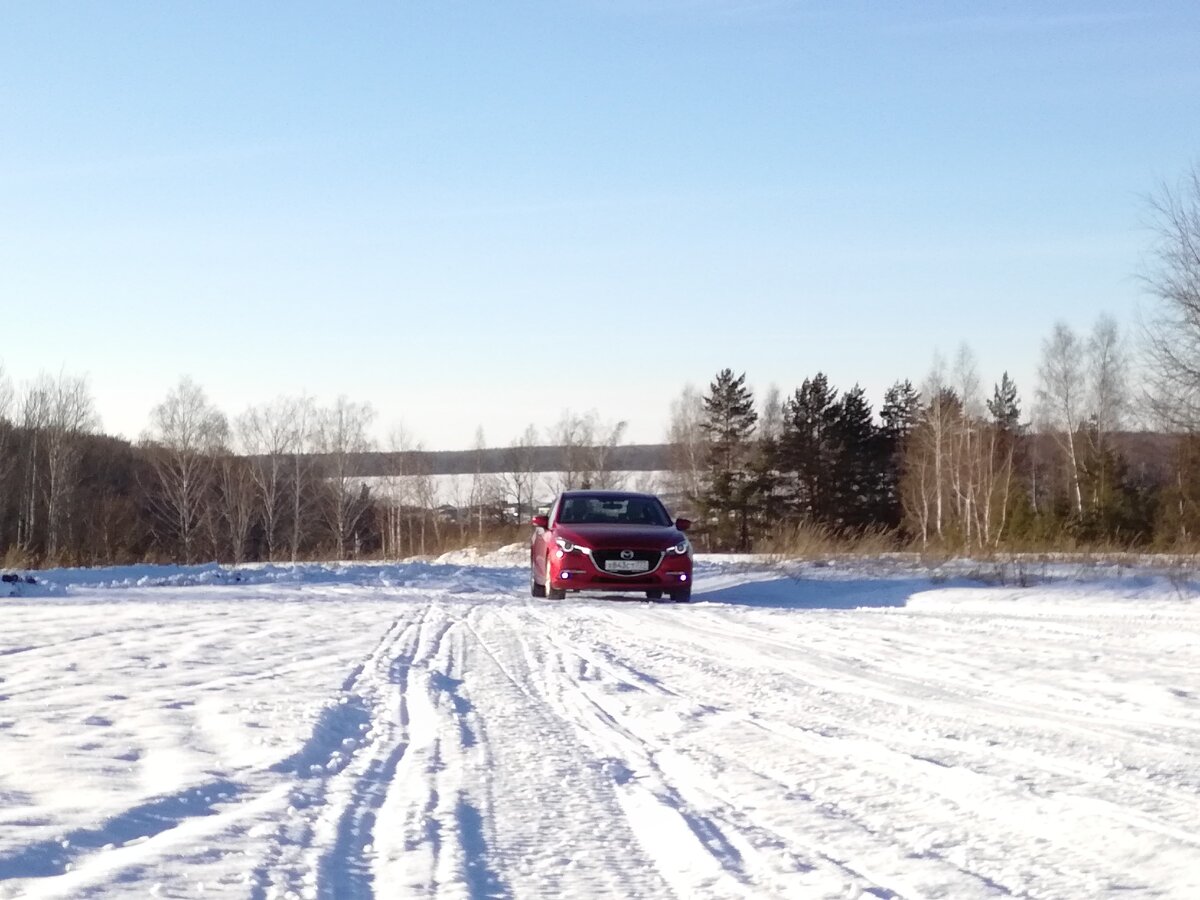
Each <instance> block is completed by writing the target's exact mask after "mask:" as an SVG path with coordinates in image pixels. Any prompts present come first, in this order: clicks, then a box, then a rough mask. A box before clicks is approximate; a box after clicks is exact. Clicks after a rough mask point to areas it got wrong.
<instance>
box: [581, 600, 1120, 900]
mask: <svg viewBox="0 0 1200 900" xmlns="http://www.w3.org/2000/svg"><path fill="white" fill-rule="evenodd" d="M577 618H579V619H580V622H573V623H572V625H573V627H574V629H575V630H574V633H573V634H572V640H573V641H582V642H584V643H587V642H589V641H592V642H594V643H597V644H601V645H606V644H607V643H608V641H609V640H610V636H611V635H613V634H620V635H621V640H622V641H623V642H624V651H625V652H626V653H628V654H629V655H631V656H633V655H636V656H637V657H638V658H641V659H646V660H655V661H656V666H655V668H656V670H657V671H658V672H659V673H663V672H668V673H670V672H672V671H674V672H676V674H677V677H678V681H679V683H682V684H687V685H688V686H689V687H690V688H691V689H692V690H693V691H697V692H700V693H701V694H702V695H703V696H704V697H706V698H709V699H711V698H712V697H720V696H731V697H732V696H736V697H737V699H736V700H735V701H734V706H735V707H736V706H739V705H740V706H745V705H747V701H748V700H749V699H750V697H751V696H752V692H751V691H743V692H741V693H740V694H737V693H734V692H733V691H731V688H733V686H737V685H739V684H743V685H745V686H746V687H747V688H749V687H750V686H751V685H752V684H753V681H751V680H749V679H748V676H750V673H751V672H752V671H754V668H755V667H754V666H753V665H752V664H751V663H750V660H751V659H753V658H756V656H757V654H756V653H755V649H754V647H755V645H754V642H753V641H750V640H748V639H747V637H746V636H745V635H744V634H742V633H741V632H740V630H738V629H734V630H733V631H732V633H731V632H730V631H729V630H721V631H717V630H715V629H708V628H706V627H705V628H701V629H699V630H698V633H694V634H692V633H688V632H689V626H690V624H693V623H690V622H689V621H684V620H676V619H673V618H672V619H663V618H649V617H644V616H641V615H636V614H634V613H632V612H629V611H624V610H622V611H620V612H617V613H614V614H612V615H611V616H605V617H603V618H604V619H605V620H606V621H604V623H603V624H600V623H595V624H597V625H600V627H599V629H594V630H593V632H592V633H590V634H588V633H587V630H588V627H589V623H590V622H591V620H590V617H584V616H582V615H581V616H579V617H577ZM618 619H623V620H624V621H621V622H618V621H616V620H618ZM656 624H663V626H664V627H663V628H662V629H661V630H659V629H656V628H655V627H654V626H655V625H656ZM565 630H570V629H565ZM731 638H733V640H731ZM683 648H686V656H683V655H678V654H679V653H680V652H681V651H682V649H683ZM588 649H589V652H594V648H592V647H589V648H588ZM797 649H799V648H797ZM697 650H701V651H702V654H701V655H702V656H703V657H706V658H707V659H708V662H707V663H706V664H705V665H704V666H703V670H705V671H707V672H708V673H709V674H710V676H711V677H710V678H709V679H706V680H708V681H709V684H708V685H707V688H706V687H705V686H704V685H703V683H702V680H700V679H697V678H696V674H697V664H696V660H697V652H696V651H697ZM766 662H767V665H768V671H769V668H778V666H779V660H775V659H769V660H767V661H766ZM668 663H669V665H666V667H665V668H664V665H665V664H668ZM820 664H821V663H820V655H819V654H818V659H817V660H816V661H815V662H813V661H810V662H808V663H806V664H805V666H807V670H806V671H811V672H812V673H819V672H820V671H821V669H820ZM743 667H744V668H743ZM930 669H931V670H934V669H936V666H935V665H934V666H930ZM739 670H741V671H742V672H743V673H744V674H739ZM747 670H748V671H747ZM837 671H838V670H836V669H835V670H834V672H835V673H836V672H837ZM831 674H833V673H831ZM816 680H817V681H818V683H828V680H829V676H824V677H821V678H818V679H816ZM664 682H665V683H667V684H668V685H670V684H673V683H675V682H676V678H674V677H672V676H670V675H667V676H664ZM795 689H796V690H797V691H798V692H799V693H798V694H797V697H798V698H803V697H807V698H808V700H809V701H811V702H812V704H813V712H814V713H815V714H818V715H820V716H821V717H822V718H823V719H825V720H826V721H829V720H830V719H831V718H832V720H833V721H837V722H841V723H844V727H841V728H839V730H838V731H837V732H834V733H828V734H823V733H822V730H823V729H821V728H819V727H818V728H813V729H810V728H795V727H793V726H792V725H788V726H785V728H786V730H787V731H790V732H792V733H791V734H789V735H787V736H788V738H789V739H794V740H792V741H791V747H790V748H788V747H779V748H778V749H771V748H770V747H769V744H762V743H761V742H759V746H757V747H756V746H755V742H753V741H743V742H742V743H744V744H745V747H746V750H747V752H746V753H744V754H743V755H742V756H740V757H729V756H728V755H726V756H725V757H715V756H713V755H712V754H706V753H705V748H704V746H703V743H702V742H701V741H699V740H698V739H697V740H694V741H689V740H688V739H687V738H688V736H687V735H686V734H681V733H671V732H670V731H669V730H668V732H667V735H668V736H667V737H666V738H664V744H670V745H671V746H673V747H674V748H675V749H677V750H678V749H682V748H685V747H688V746H689V744H690V749H689V751H688V752H689V753H690V754H691V755H693V756H695V757H696V758H697V759H704V758H705V757H706V756H708V757H710V759H709V764H708V766H707V767H706V768H707V770H708V771H710V772H713V773H715V774H717V775H718V776H719V778H720V780H728V777H727V776H730V775H732V773H733V772H734V771H735V770H737V769H738V768H746V763H747V761H756V762H757V764H758V765H757V766H755V767H754V768H759V767H761V766H763V765H766V766H767V768H768V769H771V770H774V771H773V772H772V774H771V775H769V776H762V777H763V780H764V782H770V784H766V783H764V784H762V785H760V786H759V788H761V791H762V793H760V796H761V797H762V798H763V799H767V798H768V797H769V795H770V794H772V793H774V794H776V795H777V794H778V793H779V792H780V789H781V787H782V786H784V785H788V784H789V783H790V784H793V785H795V784H800V785H805V784H806V782H805V781H803V780H798V779H797V775H798V774H800V773H804V772H806V771H807V772H810V773H812V774H811V775H808V781H807V788H808V790H809V791H811V792H813V793H812V795H811V796H807V795H806V792H803V791H802V792H801V793H800V794H799V799H801V800H802V802H804V803H805V804H808V805H809V806H810V807H811V808H810V809H809V810H808V811H807V812H806V811H805V809H804V808H803V807H801V808H800V809H799V810H796V811H794V812H793V813H790V814H789V815H788V816H787V817H786V818H785V819H783V820H782V827H783V830H782V831H781V833H783V834H787V833H789V832H790V833H791V834H793V835H795V836H796V837H797V838H799V839H801V840H802V839H803V835H802V834H801V833H800V829H799V828H798V827H797V826H798V823H801V822H809V823H812V824H814V825H816V826H817V827H818V829H819V828H820V826H821V818H822V817H824V818H826V819H828V821H829V823H830V825H831V826H832V827H833V831H832V832H830V837H831V838H832V837H834V836H835V835H836V840H837V844H838V846H841V847H843V848H846V847H851V848H853V847H858V848H859V849H860V852H859V853H856V854H855V855H854V856H853V857H847V856H845V854H844V853H839V854H836V859H834V854H822V855H823V856H824V857H825V858H828V859H833V861H835V862H837V863H839V864H840V865H843V866H845V868H846V869H847V870H848V871H852V872H853V871H858V870H863V871H868V872H869V871H879V870H880V866H879V864H878V863H876V864H875V865H874V867H872V866H871V865H866V868H865V869H864V864H865V860H867V859H869V858H871V857H872V856H875V857H879V858H881V859H887V858H889V857H890V858H891V859H892V862H891V863H889V864H887V865H886V866H885V867H884V868H883V871H887V872H899V871H902V870H905V869H909V870H912V872H913V873H914V874H915V873H917V872H919V871H920V870H921V869H923V868H927V866H924V865H918V864H914V863H912V862H909V861H906V860H905V859H904V858H903V856H902V855H897V851H900V850H902V849H903V848H904V847H905V846H906V845H907V846H908V852H909V854H910V857H911V859H914V860H916V859H920V860H924V861H926V862H929V863H939V864H941V865H943V866H945V867H946V869H948V870H949V871H945V872H944V873H943V875H941V876H937V875H936V871H934V872H926V873H925V874H924V875H922V876H921V877H922V879H926V878H928V877H929V876H930V875H932V876H934V877H933V880H932V881H928V880H924V881H923V883H925V884H926V885H933V884H937V883H939V882H940V883H942V884H945V885H952V884H959V885H962V884H963V878H964V877H965V878H969V879H973V880H975V881H977V882H978V883H979V884H980V887H981V889H982V890H983V891H984V892H985V895H996V894H1000V895H1010V894H1011V895H1015V896H1021V895H1023V894H1024V893H1025V891H1024V890H1023V888H1022V887H1020V886H1021V885H1024V884H1029V883H1034V884H1042V885H1057V886H1058V887H1059V889H1060V890H1061V891H1063V892H1064V893H1060V894H1057V895H1055V896H1071V893H1070V890H1071V889H1070V887H1069V886H1070V885H1077V886H1078V885H1089V886H1090V887H1088V888H1087V889H1086V890H1101V889H1104V886H1105V885H1106V884H1110V883H1111V884H1120V883H1122V881H1123V879H1122V876H1121V874H1120V873H1119V871H1118V870H1114V869H1113V868H1112V866H1111V864H1107V865H1106V860H1105V859H1104V857H1103V856H1102V855H1101V854H1100V853H1099V852H1096V850H1095V848H1098V847H1102V846H1104V841H1103V840H1101V839H1095V840H1084V841H1067V842H1064V841H1063V840H1062V838H1061V829H1054V828H1033V829H1031V828H1030V823H1029V822H1028V821H1027V820H1028V819H1029V818H1031V817H1032V818H1033V819H1034V821H1047V822H1052V821H1057V820H1061V821H1064V822H1067V821H1069V822H1071V823H1072V824H1071V825H1070V826H1069V827H1068V830H1070V831H1071V832H1072V833H1074V834H1077V835H1078V834H1088V833H1090V831H1091V830H1094V829H1095V828H1099V830H1098V831H1097V834H1103V833H1104V830H1103V829H1104V828H1105V827H1109V828H1110V830H1111V823H1109V825H1107V826H1105V825H1103V824H1102V823H1101V824H1100V825H1095V823H1092V824H1091V825H1089V822H1090V820H1091V819H1092V818H1093V817H1091V816H1089V815H1088V814H1087V811H1086V810H1084V809H1080V808H1077V807H1076V806H1074V805H1073V798H1071V797H1069V796H1062V797H1055V798H1051V799H1043V798H1039V797H1037V796H1031V795H1030V794H1029V793H1028V791H1027V790H1026V788H1025V787H1024V786H1023V785H1020V784H1018V785H1013V784H1011V783H1010V782H1009V781H1008V780H1006V779H1003V778H1001V779H999V780H998V779H997V778H996V776H995V775H993V774H991V773H990V772H987V771H982V772H972V771H970V770H965V769H960V768H959V767H958V766H957V765H950V767H949V769H947V768H945V766H944V765H943V764H940V763H939V764H938V765H933V764H931V762H930V760H928V759H922V758H921V757H920V756H919V755H913V754H911V753H906V752H903V751H899V752H897V751H896V750H894V749H892V748H894V746H895V745H896V744H897V743H900V744H901V745H903V744H904V743H906V742H907V737H906V734H905V729H904V726H903V724H902V720H896V719H894V718H890V717H885V718H884V719H881V720H878V721H874V722H871V721H870V720H867V719H863V718H862V717H863V714H864V710H862V709H859V710H855V708H854V706H853V705H852V704H851V705H849V706H847V705H844V704H843V700H844V699H845V697H846V696H847V692H849V694H850V695H853V684H852V685H851V686H850V687H849V688H843V689H842V690H841V691H835V690H833V689H832V686H831V688H830V690H818V691H816V692H814V691H813V690H812V685H811V683H810V682H809V681H808V680H804V681H798V682H796V683H795ZM735 690H736V689H735ZM770 695H771V696H773V697H786V696H789V695H790V692H789V691H788V689H787V688H786V687H785V686H783V685H781V686H779V687H778V688H776V687H774V686H772V687H771V689H770ZM626 696H630V697H633V696H636V695H633V694H628V695H626ZM922 701H923V697H922V696H921V695H920V694H916V695H914V696H913V697H912V699H911V701H910V702H911V703H913V704H917V705H918V706H919V705H920V704H921V703H922ZM831 702H833V703H834V704H835V705H834V706H833V707H832V708H831V707H830V706H829V704H830V703H831ZM967 702H968V701H966V700H964V704H967ZM750 705H753V702H752V701H751V703H750ZM938 712H939V713H940V712H942V711H941V710H938ZM952 712H956V713H957V715H959V716H961V715H963V714H966V715H967V717H968V718H969V719H971V720H973V721H976V722H979V720H980V714H979V713H976V712H974V711H972V710H970V707H969V706H967V705H964V706H963V707H962V708H959V709H957V710H952ZM730 715H731V716H732V719H730V720H729V726H730V727H731V728H735V729H736V728H737V727H738V726H737V725H736V720H738V719H743V718H744V715H743V714H741V713H731V714H730ZM983 716H984V717H986V716H987V712H984V713H983ZM629 719H630V720H631V721H633V722H635V723H639V724H640V723H642V722H650V721H654V718H653V716H651V715H648V714H647V710H634V711H632V712H631V713H630V716H629ZM793 719H794V716H790V717H788V718H787V721H789V722H791V721H792V720H793ZM864 726H868V727H865V730H860V729H863V727H864ZM856 732H858V733H856ZM994 732H995V726H994V725H993V726H992V733H994ZM714 743H716V744H717V745H718V746H720V745H725V746H726V747H730V746H731V745H730V744H729V740H728V738H725V739H724V740H720V741H715V742H714ZM990 749H991V748H989V750H990ZM797 750H800V751H801V752H802V755H799V756H798V754H797ZM805 757H809V758H810V759H811V762H809V761H808V760H807V759H805ZM788 760H791V761H792V763H793V764H791V765H781V764H779V763H780V761H785V762H786V761H788ZM813 776H815V780H814V779H813ZM746 781H747V783H748V784H752V780H750V779H747V780H746ZM756 790H758V789H756ZM822 795H823V796H824V799H821V798H822ZM740 799H741V801H742V804H741V805H744V804H745V801H746V798H745V797H741V798H740ZM818 800H819V801H820V802H819V804H818V803H816V802H814V801H818ZM810 813H812V814H816V816H817V817H816V818H815V819H814V818H813V816H812V815H810ZM939 819H940V820H941V824H940V825H939V824H938V822H939ZM839 821H842V822H844V823H845V824H846V826H850V827H852V828H854V829H857V830H858V831H859V832H860V835H861V836H860V837H855V836H854V833H853V832H846V831H845V829H844V828H842V827H840V826H838V825H837V824H836V823H837V822H839ZM905 821H911V822H914V823H922V827H921V828H907V829H905V828H904V827H903V823H904V822H905ZM964 821H970V822H975V823H976V826H975V827H976V828H978V827H979V825H981V824H984V823H986V826H985V827H986V828H987V829H988V830H986V831H985V832H984V834H986V835H988V836H987V837H986V838H985V839H983V840H981V839H980V835H978V834H973V833H972V831H967V830H964V829H963V827H962V824H961V823H962V822H964ZM789 822H790V825H789ZM897 822H899V823H900V825H901V827H900V828H899V829H898V828H897V826H896V823H897ZM881 829H882V830H881ZM826 830H827V831H828V830H829V829H826ZM1031 832H1032V833H1031ZM922 833H924V834H925V835H928V837H922ZM1114 837H1115V834H1114ZM947 839H948V843H946V841H947ZM914 841H915V842H916V843H913V842H914ZM1056 845H1057V846H1056ZM1050 847H1056V852H1050V851H1049V848H1050ZM1089 847H1090V848H1092V849H1091V850H1089V849H1087V848H1089ZM1014 858H1015V859H1019V860H1022V862H1021V864H1020V865H1021V867H1023V871H1022V869H1020V868H1015V867H1014V865H1013V862H1012V860H1013V859H1014ZM860 860H861V861H862V862H860ZM1106 871H1107V872H1108V873H1109V874H1108V875H1107V878H1106V877H1105V876H1104V875H1103V874H1101V873H1105V872H1106ZM951 873H953V874H951ZM905 881H906V880H903V879H902V880H899V881H897V880H895V879H892V880H891V882H890V883H891V885H892V887H893V888H895V889H898V890H901V891H902V892H904V893H907V894H910V895H911V894H913V893H915V894H916V895H917V896H921V895H923V894H924V893H926V891H923V890H920V889H912V888H909V889H907V890H906V889H905V888H904V887H902V885H903V884H904V883H905ZM907 883H908V884H910V885H911V884H919V883H922V882H921V881H918V882H913V881H907ZM1085 892H1086V891H1085Z"/></svg>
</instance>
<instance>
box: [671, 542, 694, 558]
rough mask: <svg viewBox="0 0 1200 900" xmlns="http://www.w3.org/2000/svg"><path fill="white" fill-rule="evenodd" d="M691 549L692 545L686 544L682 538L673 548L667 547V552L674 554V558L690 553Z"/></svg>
mask: <svg viewBox="0 0 1200 900" xmlns="http://www.w3.org/2000/svg"><path fill="white" fill-rule="evenodd" d="M691 549H692V545H691V544H689V543H688V542H687V538H684V539H683V540H682V541H680V542H679V543H678V544H676V545H675V546H674V547H668V548H667V552H668V553H674V554H675V555H676V556H683V555H684V554H685V553H689V552H691Z"/></svg>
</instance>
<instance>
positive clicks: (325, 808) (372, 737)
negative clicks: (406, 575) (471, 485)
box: [251, 606, 429, 898]
mask: <svg viewBox="0 0 1200 900" xmlns="http://www.w3.org/2000/svg"><path fill="white" fill-rule="evenodd" d="M414 611H415V612H416V616H415V618H414V617H412V616H411V613H412V612H414ZM406 612H409V613H410V616H409V617H405V616H403V615H402V616H398V617H397V618H396V619H394V620H393V621H392V622H391V624H390V625H389V626H388V628H387V629H386V630H385V632H384V634H383V636H382V637H381V638H380V640H379V642H378V643H377V644H376V645H375V647H374V648H373V649H372V651H371V652H370V653H369V654H368V655H367V657H366V658H365V659H364V660H363V661H362V662H361V663H359V664H358V665H356V666H355V667H354V668H353V669H352V670H351V671H350V672H349V673H348V674H347V676H346V677H345V678H344V679H343V681H342V686H341V690H340V692H339V695H338V697H337V698H336V700H335V701H333V702H331V703H329V704H328V705H326V707H325V708H324V709H323V710H322V712H321V714H320V716H319V717H318V720H317V722H316V724H315V726H314V728H313V730H312V733H311V734H310V736H309V738H308V740H306V741H305V742H304V744H303V745H302V746H301V747H300V749H299V750H297V751H296V753H294V754H292V755H291V756H290V757H288V758H287V759H285V760H283V761H282V762H280V763H277V764H276V765H275V766H273V767H272V769H273V770H274V771H276V772H279V773H283V774H292V775H294V776H295V777H296V779H297V783H296V784H295V785H294V786H293V787H292V788H291V790H290V792H289V795H290V796H289V799H290V802H289V805H288V807H287V811H286V814H285V821H284V822H282V823H281V824H280V825H279V826H278V827H277V830H276V834H275V836H274V838H273V839H272V841H271V843H270V849H269V851H268V853H267V855H266V858H265V859H264V860H263V862H262V863H261V864H260V866H259V867H258V869H257V871H256V872H255V873H254V875H253V877H252V879H251V883H252V885H253V893H252V896H253V897H255V898H266V897H267V896H269V895H270V893H280V894H282V893H286V892H288V891H292V892H294V893H296V895H297V896H305V897H316V896H336V895H337V892H336V890H335V888H340V889H342V890H344V892H345V895H346V896H354V897H363V896H370V888H369V878H368V877H367V875H366V872H367V864H366V863H365V862H364V861H363V859H362V857H363V851H364V849H365V848H366V847H367V846H369V844H370V830H371V828H372V827H373V824H374V810H375V809H377V808H378V804H379V802H381V799H380V797H379V790H380V789H379V784H380V781H379V779H380V778H381V777H385V776H386V775H388V774H389V773H390V772H393V771H394V769H395V766H396V764H397V763H398V761H399V759H400V758H401V757H402V755H403V752H404V743H403V732H402V729H403V722H402V719H403V715H404V712H403V705H402V704H403V698H404V692H403V684H402V681H398V680H397V679H399V678H401V677H402V675H403V671H404V666H405V660H406V659H410V658H411V657H412V655H413V654H414V653H415V648H416V646H417V644H418V642H419V638H420V634H421V630H422V628H423V626H424V624H425V622H426V620H427V618H428V616H429V607H428V606H425V607H421V608H417V609H416V610H406ZM396 688H399V690H398V691H395V689H396ZM392 692H396V693H397V694H398V702H399V704H400V706H399V708H398V709H397V710H396V715H395V717H394V719H393V718H390V717H389V716H388V710H387V705H388V699H389V697H388V695H389V693H392ZM382 783H383V784H386V781H384V782H382Z"/></svg>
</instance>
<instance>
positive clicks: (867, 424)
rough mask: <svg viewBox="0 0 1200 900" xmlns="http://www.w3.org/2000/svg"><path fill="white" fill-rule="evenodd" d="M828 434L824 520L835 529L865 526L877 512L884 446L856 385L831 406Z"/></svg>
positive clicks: (872, 521)
mask: <svg viewBox="0 0 1200 900" xmlns="http://www.w3.org/2000/svg"><path fill="white" fill-rule="evenodd" d="M829 436H830V439H831V440H830V449H831V451H832V452H831V460H830V462H831V466H830V472H829V476H830V484H829V492H828V494H829V497H830V501H831V503H830V507H829V509H828V510H827V512H826V518H825V521H826V522H827V523H828V524H830V525H834V526H836V527H839V528H852V529H862V528H866V527H868V526H869V525H871V524H873V523H874V522H875V521H876V520H877V517H878V515H879V509H880V505H881V504H880V494H881V485H880V472H881V470H882V469H883V463H884V458H883V451H884V450H885V449H886V448H885V445H884V442H883V440H882V436H881V432H880V429H879V428H877V427H876V425H875V422H874V416H873V414H872V411H871V404H870V403H868V402H867V398H866V395H865V394H864V393H863V389H862V388H861V387H859V386H858V385H855V386H854V388H853V389H852V390H849V391H847V392H846V393H845V394H843V395H842V399H841V400H839V401H838V403H837V405H836V407H835V408H834V417H833V421H832V423H831V425H830V428H829Z"/></svg>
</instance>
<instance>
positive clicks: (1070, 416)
mask: <svg viewBox="0 0 1200 900" xmlns="http://www.w3.org/2000/svg"><path fill="white" fill-rule="evenodd" d="M1084 366H1085V363H1084V347H1083V346H1082V344H1081V342H1080V340H1079V338H1078V337H1077V336H1076V334H1075V332H1074V331H1072V330H1071V329H1070V327H1069V326H1068V325H1067V324H1066V323H1065V322H1057V323H1055V325H1054V330H1053V331H1052V332H1051V334H1050V337H1048V338H1047V339H1046V340H1045V341H1044V342H1043V343H1042V362H1041V365H1040V366H1039V367H1038V388H1037V399H1038V410H1039V419H1040V424H1041V426H1042V430H1044V431H1046V432H1048V433H1049V434H1051V435H1052V436H1053V438H1054V440H1055V442H1056V443H1057V444H1058V445H1059V447H1060V448H1061V450H1062V452H1063V455H1064V457H1065V458H1066V463H1067V475H1068V478H1069V480H1070V491H1071V499H1072V503H1073V505H1074V507H1075V512H1076V513H1077V514H1082V513H1083V491H1082V489H1081V487H1080V481H1079V446H1078V438H1077V435H1078V432H1079V426H1080V424H1081V423H1082V422H1083V420H1084V417H1085V405H1084V404H1085V403H1086V400H1087V394H1086V391H1087V388H1086V382H1085V367H1084Z"/></svg>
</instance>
